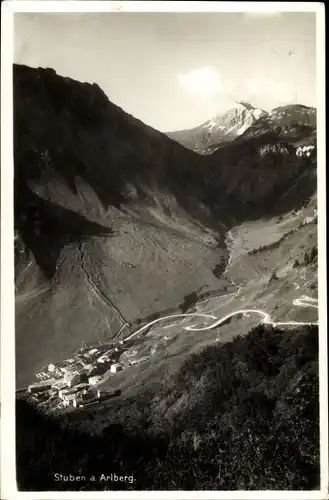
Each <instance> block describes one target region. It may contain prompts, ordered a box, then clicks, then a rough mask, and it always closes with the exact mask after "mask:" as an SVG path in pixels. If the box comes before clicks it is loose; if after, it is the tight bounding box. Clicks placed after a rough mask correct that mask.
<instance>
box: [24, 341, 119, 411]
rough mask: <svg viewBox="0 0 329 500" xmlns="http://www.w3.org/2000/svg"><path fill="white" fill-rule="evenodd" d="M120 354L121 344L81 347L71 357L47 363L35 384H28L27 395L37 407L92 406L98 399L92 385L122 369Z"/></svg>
mask: <svg viewBox="0 0 329 500" xmlns="http://www.w3.org/2000/svg"><path fill="white" fill-rule="evenodd" d="M122 351H123V347H122V343H121V344H120V343H119V344H118V346H115V345H113V344H107V345H105V344H103V345H102V344H101V345H100V346H99V347H97V348H92V349H90V348H88V347H87V346H85V347H83V348H81V349H79V351H78V352H77V354H76V355H75V356H74V357H72V358H70V359H66V360H64V361H62V362H59V363H56V364H55V363H50V364H49V365H48V367H47V368H46V369H45V370H44V371H42V372H40V373H37V375H36V377H37V378H38V382H37V383H35V384H32V385H30V386H29V387H28V392H29V394H30V395H31V397H32V398H33V399H34V400H35V401H36V402H37V403H38V405H39V406H47V407H48V408H49V409H53V410H55V409H60V408H65V407H68V406H74V407H78V406H79V407H83V406H86V405H90V404H96V403H97V402H98V401H99V400H100V398H101V394H100V391H99V390H98V389H96V386H97V385H98V384H99V383H100V382H101V381H102V380H103V379H104V375H105V374H107V373H109V374H114V373H117V372H118V371H120V370H122V369H123V366H122V365H121V363H119V362H118V359H119V357H120V355H121V353H122Z"/></svg>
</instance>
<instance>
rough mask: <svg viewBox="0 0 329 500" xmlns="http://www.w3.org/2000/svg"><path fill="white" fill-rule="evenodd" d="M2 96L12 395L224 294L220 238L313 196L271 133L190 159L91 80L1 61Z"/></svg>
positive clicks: (307, 164)
mask: <svg viewBox="0 0 329 500" xmlns="http://www.w3.org/2000/svg"><path fill="white" fill-rule="evenodd" d="M14 92H15V95H14V97H15V117H14V118H15V123H14V125H15V131H14V133H15V152H14V153H15V252H16V339H17V342H16V346H17V385H18V386H21V385H24V384H26V383H27V382H29V381H30V380H31V379H33V375H34V373H35V372H37V371H40V369H41V367H42V366H43V365H44V364H47V363H49V362H50V361H58V360H60V359H63V358H64V357H67V356H69V355H70V354H71V353H73V352H75V351H76V350H77V348H78V347H79V346H80V345H81V342H82V341H87V342H88V341H92V340H95V341H97V340H102V339H105V338H106V339H110V338H113V337H114V336H115V335H116V334H117V332H118V331H119V330H120V329H121V328H122V327H125V328H126V329H127V331H129V329H130V328H131V325H134V324H137V321H138V320H141V319H143V318H145V317H147V316H149V315H151V314H154V313H160V312H162V311H165V310H168V309H172V308H175V307H176V308H177V307H178V305H179V304H182V303H184V301H185V299H186V297H187V296H190V294H193V293H197V294H203V293H208V294H211V292H212V293H215V294H217V295H218V294H219V295H220V294H223V293H224V292H230V291H234V290H235V285H234V283H232V280H231V279H230V277H229V276H228V277H226V276H222V275H221V272H222V271H221V272H218V269H222V270H223V269H224V267H225V263H226V262H227V260H228V249H227V246H226V240H225V236H226V234H227V231H228V230H229V229H231V228H232V227H233V226H235V225H236V224H238V223H239V222H240V223H242V222H243V221H247V220H252V219H253V218H254V219H256V218H259V217H265V218H266V217H269V216H277V215H280V214H283V213H285V212H288V211H289V210H292V209H293V208H296V207H297V208H298V207H299V206H301V205H302V204H303V203H305V200H307V199H308V198H309V197H310V196H311V195H312V194H313V193H314V191H315V189H316V156H315V155H316V150H314V151H313V153H312V155H311V156H306V155H302V156H297V155H296V151H297V149H296V148H297V146H296V145H294V144H291V143H289V142H287V141H285V142H282V141H281V139H280V136H279V134H278V133H277V132H271V133H263V134H261V135H259V136H257V137H250V138H248V137H243V136H242V137H241V138H239V139H237V140H235V141H233V142H231V143H229V144H227V145H226V146H224V147H222V148H221V149H220V150H219V151H217V152H215V153H214V154H213V155H209V156H201V155H198V154H196V153H195V152H192V151H188V150H187V149H186V148H184V147H183V146H181V145H180V144H177V142H175V141H173V140H171V139H170V138H168V137H167V136H166V135H165V134H161V133H160V132H158V131H156V130H154V129H152V128H150V127H148V126H146V125H144V124H143V123H142V122H140V121H139V120H136V119H135V118H133V117H132V116H130V115H128V114H126V113H125V112H124V111H123V110H121V109H120V108H118V107H117V106H115V105H114V104H112V103H111V102H110V101H109V100H108V99H107V97H106V96H105V94H104V93H103V92H102V91H101V89H100V88H99V87H98V86H97V85H95V84H94V85H90V84H85V83H80V82H76V81H74V80H71V79H69V78H63V77H60V76H58V75H56V73H55V72H54V71H53V70H49V69H46V70H45V69H41V68H38V69H32V68H28V67H25V66H15V67H14ZM268 145H271V147H272V149H271V148H270V150H269V151H267V150H265V153H264V148H266V147H267V146H268ZM262 148H263V149H262ZM273 148H274V149H273ZM286 150H287V152H288V154H286ZM264 223H265V222H264ZM193 339H194V337H193ZM193 341H195V339H194V340H193ZM36 345H37V346H38V349H35V346H36Z"/></svg>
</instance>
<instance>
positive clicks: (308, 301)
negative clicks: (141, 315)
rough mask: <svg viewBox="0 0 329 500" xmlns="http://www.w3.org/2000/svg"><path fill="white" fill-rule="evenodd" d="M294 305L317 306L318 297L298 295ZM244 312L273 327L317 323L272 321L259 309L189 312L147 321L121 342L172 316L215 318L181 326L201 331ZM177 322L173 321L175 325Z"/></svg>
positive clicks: (316, 323)
mask: <svg viewBox="0 0 329 500" xmlns="http://www.w3.org/2000/svg"><path fill="white" fill-rule="evenodd" d="M293 305H294V306H300V307H314V308H316V309H317V308H318V299H313V298H311V297H305V296H304V297H300V298H299V299H295V300H294V301H293ZM246 314H258V315H260V316H261V317H262V320H261V323H262V324H266V325H272V326H273V327H278V326H286V327H288V326H311V325H318V322H302V321H273V320H272V319H271V316H270V315H269V314H268V313H267V312H265V311H261V310H260V309H239V310H237V311H233V312H231V313H229V314H226V315H225V316H223V317H222V318H217V317H216V316H214V315H212V314H203V313H190V314H188V313H187V314H172V315H170V316H163V317H162V318H157V319H155V320H153V321H151V322H150V323H147V324H146V325H144V326H143V327H142V328H139V329H138V330H137V331H136V332H134V333H132V334H131V335H129V336H128V337H126V338H125V339H124V340H123V342H126V341H127V340H130V339H131V338H133V337H135V336H136V335H138V334H140V333H143V332H144V331H146V330H147V329H148V328H150V327H151V326H153V325H155V324H156V323H159V322H161V321H165V320H168V319H174V318H186V317H195V318H197V317H203V318H207V319H215V320H216V321H215V322H214V323H211V324H210V325H208V326H201V327H200V326H185V327H183V328H184V330H187V331H193V332H203V331H206V330H212V329H213V328H216V327H218V326H220V325H221V324H223V323H225V322H226V321H227V320H229V319H230V318H232V317H233V316H238V315H246ZM175 325H177V323H174V325H171V326H175Z"/></svg>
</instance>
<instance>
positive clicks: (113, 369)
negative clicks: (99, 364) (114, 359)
mask: <svg viewBox="0 0 329 500" xmlns="http://www.w3.org/2000/svg"><path fill="white" fill-rule="evenodd" d="M120 370H122V366H121V365H120V364H119V363H115V364H113V365H111V373H117V372H119V371H120Z"/></svg>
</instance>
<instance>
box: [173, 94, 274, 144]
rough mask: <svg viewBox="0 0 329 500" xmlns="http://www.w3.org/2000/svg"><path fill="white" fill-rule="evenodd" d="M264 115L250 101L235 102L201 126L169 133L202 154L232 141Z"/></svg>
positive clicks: (262, 111)
mask: <svg viewBox="0 0 329 500" xmlns="http://www.w3.org/2000/svg"><path fill="white" fill-rule="evenodd" d="M264 115H266V112H265V111H264V110H262V109H257V108H254V107H253V106H252V105H251V104H249V103H246V102H242V101H241V102H234V103H233V106H232V107H231V108H229V109H228V110H227V111H225V112H224V113H221V114H218V115H216V116H214V117H213V118H211V119H210V120H208V121H206V122H205V123H204V124H203V125H200V126H199V127H195V128H193V129H189V130H178V131H175V132H168V133H167V135H168V137H170V138H171V139H174V140H175V141H177V142H179V143H180V144H182V145H183V146H185V147H186V148H188V149H192V150H194V151H196V152H199V153H201V154H202V153H204V152H206V151H207V150H208V148H211V146H213V145H214V144H215V145H218V144H220V143H223V142H227V141H231V140H233V139H234V138H236V137H238V136H239V135H241V134H243V132H244V131H245V130H247V129H248V128H249V127H250V126H251V125H252V124H253V123H254V122H255V121H257V120H259V119H260V118H261V117H263V116H264Z"/></svg>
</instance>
